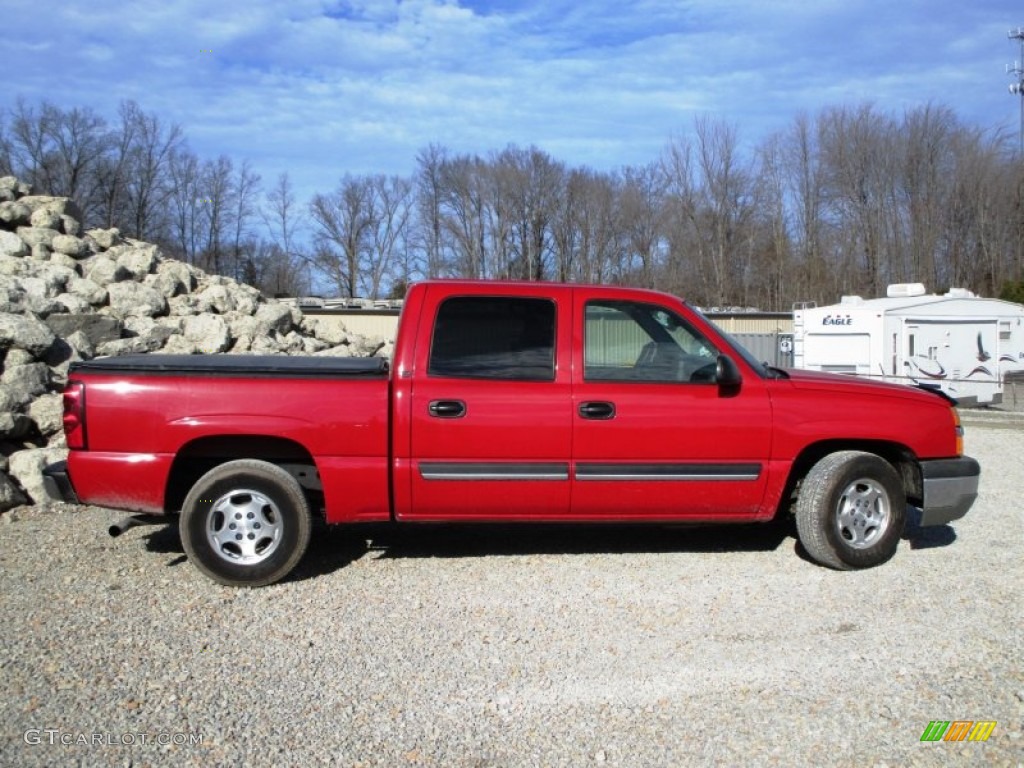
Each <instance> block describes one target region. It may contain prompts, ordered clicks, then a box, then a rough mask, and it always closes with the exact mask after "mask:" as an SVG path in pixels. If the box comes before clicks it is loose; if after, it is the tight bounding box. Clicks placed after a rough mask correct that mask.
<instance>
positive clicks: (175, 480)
mask: <svg viewBox="0 0 1024 768" xmlns="http://www.w3.org/2000/svg"><path fill="white" fill-rule="evenodd" d="M235 459H257V460H261V461H266V462H268V463H270V464H277V465H283V464H301V465H308V466H311V467H313V469H314V471H318V470H317V466H316V461H315V459H314V458H313V455H312V454H311V453H310V452H309V451H308V450H307V449H306V448H305V446H303V445H302V444H301V443H298V442H296V441H294V440H289V439H288V438H284V437H274V436H270V435H257V434H252V435H208V436H206V437H199V438H196V439H195V440H190V441H189V442H187V443H185V444H184V445H183V446H181V448H180V449H179V450H178V452H177V454H176V455H175V457H174V461H173V463H172V464H171V469H170V471H169V472H168V474H167V485H166V487H165V488H164V511H165V512H168V513H171V512H177V511H179V510H180V509H181V506H182V503H183V502H184V501H185V497H186V496H187V495H188V492H189V490H190V489H191V488H192V486H193V485H195V483H196V481H197V480H198V479H199V478H200V477H202V476H203V475H205V474H206V473H207V472H209V471H210V470H211V469H213V468H214V467H216V466H219V465H220V464H224V463H226V462H229V461H234V460H235ZM314 509H315V507H314Z"/></svg>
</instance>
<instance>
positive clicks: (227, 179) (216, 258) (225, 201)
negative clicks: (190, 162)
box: [199, 155, 235, 274]
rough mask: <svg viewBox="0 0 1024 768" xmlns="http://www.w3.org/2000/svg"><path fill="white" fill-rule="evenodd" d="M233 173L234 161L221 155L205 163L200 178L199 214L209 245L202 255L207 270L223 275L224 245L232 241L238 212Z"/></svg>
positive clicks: (204, 248)
mask: <svg viewBox="0 0 1024 768" xmlns="http://www.w3.org/2000/svg"><path fill="white" fill-rule="evenodd" d="M233 172H234V168H233V163H232V162H231V158H229V157H228V156H227V155H221V156H220V157H218V158H217V160H216V161H213V160H207V161H206V162H205V163H204V164H203V170H202V175H201V177H200V179H201V182H200V194H201V196H200V198H199V201H200V209H199V210H200V213H201V215H202V217H203V219H204V220H205V222H206V226H205V230H206V243H205V245H204V247H203V252H202V263H203V268H204V269H209V270H211V271H213V272H215V273H217V274H220V273H221V271H222V269H223V268H224V266H225V260H226V259H225V257H226V255H227V254H226V251H225V246H226V244H227V242H230V240H229V238H230V235H229V233H230V232H231V230H232V229H233V221H232V216H233V214H234V209H235V187H234V184H233V183H232V178H231V177H232V173H233Z"/></svg>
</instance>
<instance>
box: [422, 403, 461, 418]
mask: <svg viewBox="0 0 1024 768" xmlns="http://www.w3.org/2000/svg"><path fill="white" fill-rule="evenodd" d="M427 412H428V413H429V414H430V415H431V416H434V417H435V418H438V419H459V418H462V417H463V416H465V415H466V404H465V403H464V402H462V401H461V400H431V401H430V405H428V406H427Z"/></svg>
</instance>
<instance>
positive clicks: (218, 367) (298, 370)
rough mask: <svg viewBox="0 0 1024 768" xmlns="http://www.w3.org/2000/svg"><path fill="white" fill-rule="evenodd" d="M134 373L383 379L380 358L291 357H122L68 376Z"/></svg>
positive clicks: (77, 367)
mask: <svg viewBox="0 0 1024 768" xmlns="http://www.w3.org/2000/svg"><path fill="white" fill-rule="evenodd" d="M77 371H82V372H89V373H133V374H141V375H165V376H170V375H179V376H180V375H182V374H186V375H190V376H241V377H246V376H259V377H261V378H265V377H276V376H280V377H284V378H288V377H300V378H309V377H323V378H330V379H336V378H343V377H373V376H385V375H387V372H388V361H387V360H385V359H384V358H382V357H291V356H288V355H223V354H222V355H152V354H151V355H123V356H121V357H100V358H96V359H94V360H84V361H80V362H77V363H72V365H71V370H70V372H69V375H73V374H74V373H75V372H77Z"/></svg>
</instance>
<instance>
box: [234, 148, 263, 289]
mask: <svg viewBox="0 0 1024 768" xmlns="http://www.w3.org/2000/svg"><path fill="white" fill-rule="evenodd" d="M231 186H232V190H231V202H232V204H233V210H232V211H231V216H230V221H231V225H232V241H231V257H230V258H231V269H232V271H233V273H234V276H235V277H238V278H239V279H241V270H242V264H243V262H244V261H245V259H246V256H245V253H244V251H245V250H246V249H245V247H244V246H245V245H246V244H247V243H248V244H250V245H251V243H252V242H253V238H252V233H251V231H250V223H251V221H252V219H253V218H254V217H255V216H256V213H257V202H256V196H257V194H258V193H259V187H260V177H259V174H257V173H254V172H253V170H252V166H250V165H249V161H248V160H243V161H242V164H241V165H240V166H239V168H238V172H237V174H236V175H235V177H234V179H233V180H232V184H231Z"/></svg>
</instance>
